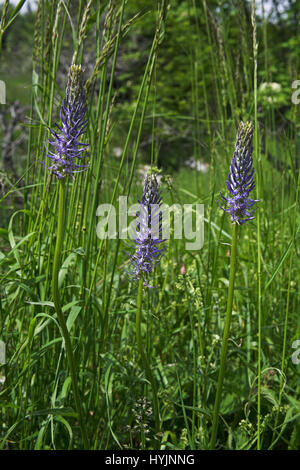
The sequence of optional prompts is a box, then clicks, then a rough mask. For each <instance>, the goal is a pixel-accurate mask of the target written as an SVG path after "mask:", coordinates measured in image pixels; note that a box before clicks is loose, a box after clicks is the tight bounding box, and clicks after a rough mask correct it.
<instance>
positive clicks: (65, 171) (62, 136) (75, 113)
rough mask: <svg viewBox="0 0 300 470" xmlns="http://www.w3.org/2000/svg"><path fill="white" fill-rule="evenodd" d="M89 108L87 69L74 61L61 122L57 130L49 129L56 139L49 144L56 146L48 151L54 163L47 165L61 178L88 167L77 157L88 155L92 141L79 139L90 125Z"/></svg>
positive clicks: (62, 107) (69, 75)
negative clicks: (88, 118)
mask: <svg viewBox="0 0 300 470" xmlns="http://www.w3.org/2000/svg"><path fill="white" fill-rule="evenodd" d="M86 111H87V107H86V101H85V92H84V87H83V72H82V69H81V66H80V65H71V67H70V70H69V74H68V81H67V87H66V94H65V98H64V100H63V102H62V106H61V110H60V119H61V125H60V126H59V125H58V124H56V128H57V129H56V130H53V129H49V131H50V133H51V136H52V139H50V140H49V141H48V144H50V146H51V147H52V150H48V151H47V152H46V156H47V157H48V158H50V159H51V160H52V164H51V165H50V166H48V165H45V166H46V167H47V168H48V170H50V171H52V172H53V173H54V174H55V175H56V176H57V178H58V179H61V178H63V177H64V176H66V175H74V173H78V172H80V171H84V170H85V169H86V168H87V167H88V165H79V164H78V163H76V160H77V159H82V158H86V155H83V153H84V151H85V150H86V147H87V146H88V144H84V143H81V142H80V141H79V139H80V137H81V136H82V135H83V134H84V132H85V130H86V126H87V119H85V115H86Z"/></svg>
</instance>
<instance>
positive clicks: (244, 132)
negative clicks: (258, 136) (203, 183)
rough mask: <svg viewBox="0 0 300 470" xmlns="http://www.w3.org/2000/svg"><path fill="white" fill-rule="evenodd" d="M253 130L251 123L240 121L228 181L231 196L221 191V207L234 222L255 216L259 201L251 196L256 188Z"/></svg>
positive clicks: (240, 221)
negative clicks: (226, 195) (256, 205)
mask: <svg viewBox="0 0 300 470" xmlns="http://www.w3.org/2000/svg"><path fill="white" fill-rule="evenodd" d="M253 131H254V128H253V125H252V124H251V123H249V122H246V123H243V122H241V123H240V126H239V129H238V133H237V138H236V143H235V151H234V153H233V157H232V160H231V164H230V172H229V174H228V180H227V181H226V185H227V188H228V190H229V192H230V196H229V197H228V198H226V197H225V196H223V194H222V193H220V195H221V197H222V201H223V206H224V207H223V206H221V205H220V207H221V208H222V209H223V210H225V211H226V212H228V213H229V214H230V217H231V221H232V222H233V223H237V224H240V225H242V224H244V223H245V222H247V221H248V220H252V219H254V218H255V217H254V213H255V211H256V208H253V206H254V204H255V203H256V202H259V200H258V199H251V198H250V197H249V195H250V192H251V191H252V190H253V189H254V188H255V182H254V168H253V159H252V152H253V146H252V140H253Z"/></svg>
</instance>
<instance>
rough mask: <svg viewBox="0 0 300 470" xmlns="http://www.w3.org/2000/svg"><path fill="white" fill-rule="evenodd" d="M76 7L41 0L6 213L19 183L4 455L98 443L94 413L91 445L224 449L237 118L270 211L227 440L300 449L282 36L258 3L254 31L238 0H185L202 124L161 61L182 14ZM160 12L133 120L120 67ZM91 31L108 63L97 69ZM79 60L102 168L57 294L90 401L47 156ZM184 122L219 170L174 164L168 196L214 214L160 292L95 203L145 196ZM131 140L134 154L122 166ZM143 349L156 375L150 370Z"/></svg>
mask: <svg viewBox="0 0 300 470" xmlns="http://www.w3.org/2000/svg"><path fill="white" fill-rule="evenodd" d="M77 3H78V8H76V11H75V13H74V10H73V9H72V8H74V6H72V5H71V4H73V2H69V1H59V2H50V1H41V0H40V1H39V3H38V9H37V11H36V22H35V31H34V32H33V33H34V46H33V70H32V83H31V101H30V102H29V103H28V106H29V111H28V113H27V117H28V120H27V123H26V124H27V126H28V143H27V150H28V151H27V158H26V168H25V169H24V168H23V169H22V170H23V171H22V173H20V176H21V174H22V175H24V176H23V178H22V179H21V180H20V181H19V182H18V185H17V189H18V191H19V192H21V193H22V194H23V196H24V205H23V206H22V208H20V209H18V210H16V209H14V208H13V207H11V205H12V204H11V205H8V204H7V202H8V201H13V200H14V199H13V197H14V194H15V191H16V187H14V186H12V187H11V189H9V190H8V191H7V192H6V193H5V194H4V195H3V196H0V197H1V198H2V199H1V205H2V208H3V213H5V217H4V220H5V224H3V226H2V228H1V233H0V235H1V240H2V241H1V251H0V266H1V273H0V279H1V286H0V289H1V301H0V314H1V317H0V339H1V340H2V341H3V342H4V343H5V344H6V363H5V364H4V365H0V367H1V368H0V378H1V385H0V387H1V388H0V405H1V409H2V420H1V421H2V430H1V434H0V443H1V448H3V449H79V448H83V447H84V438H83V437H82V434H81V432H80V426H81V427H82V421H83V422H84V428H85V429H86V433H87V439H88V441H89V446H90V448H91V449H128V448H133V449H142V448H143V449H151V448H160V449H208V448H209V442H210V439H211V432H212V422H213V407H214V402H215V395H216V390H217V380H218V372H219V364H220V355H221V339H220V338H221V337H222V332H223V330H224V325H225V311H226V303H227V292H228V285H229V277H230V276H229V270H230V263H229V261H230V258H229V257H230V253H229V249H230V245H231V237H232V235H231V233H232V231H231V227H230V222H229V220H227V218H226V217H224V214H223V213H222V212H221V211H220V209H219V207H218V205H217V203H216V202H217V200H218V197H219V191H220V190H223V189H224V184H225V180H226V177H227V171H228V167H229V163H230V159H231V153H232V148H233V143H234V138H235V135H236V129H237V125H238V122H239V121H240V120H244V121H246V120H250V121H252V122H253V123H254V125H255V145H254V150H255V152H254V155H255V160H254V166H255V171H256V181H257V195H258V197H257V199H261V203H260V209H259V212H258V215H257V218H256V219H255V221H251V222H249V223H248V224H247V225H245V226H244V227H243V231H242V233H241V232H240V236H239V242H238V251H239V257H238V269H237V271H236V281H235V297H234V301H233V310H232V322H231V331H230V335H229V339H228V352H227V361H226V374H225V377H224V384H223V391H222V399H221V403H220V412H219V420H218V421H219V425H218V433H217V436H216V448H223V449H256V448H258V449H296V448H298V447H299V442H300V434H299V424H298V420H299V407H300V401H299V368H298V369H297V365H295V364H294V363H293V362H292V359H291V358H292V354H293V353H294V352H295V351H294V349H293V348H292V343H293V341H294V340H295V339H300V337H299V300H298V299H299V293H298V290H297V286H298V285H299V269H298V267H299V253H298V249H297V241H298V240H299V230H298V224H299V212H298V202H299V158H298V157H297V151H298V150H299V137H298V128H297V119H298V116H299V114H298V113H299V111H298V108H297V107H296V106H293V105H292V104H291V113H292V114H291V115H292V118H291V120H290V122H285V123H284V124H285V126H284V131H282V132H277V125H276V116H275V113H274V109H272V107H269V108H266V109H264V108H263V107H262V105H261V104H260V101H259V99H260V98H259V94H258V89H259V84H260V83H261V82H262V81H269V80H271V72H270V70H269V67H270V56H269V49H268V47H269V45H268V44H269V42H268V36H267V26H266V24H264V25H263V27H262V28H260V27H258V17H257V14H256V4H255V2H254V1H253V2H252V22H251V24H249V18H248V17H247V16H246V12H245V9H244V8H243V2H240V1H237V2H233V6H232V10H233V11H234V12H235V15H234V16H232V17H231V16H230V15H227V13H228V12H227V10H226V4H225V3H226V2H219V9H218V10H217V11H218V13H215V12H214V10H213V8H212V7H211V6H210V2H207V1H206V0H203V1H201V2H200V1H199V2H198V1H195V0H190V1H189V2H187V5H188V11H187V15H188V18H189V22H190V28H191V31H192V34H193V36H192V37H193V38H194V39H193V41H191V43H190V44H186V45H185V46H186V48H185V54H186V57H187V61H189V67H190V70H191V74H190V76H189V77H187V82H189V86H190V88H191V90H192V95H191V96H192V98H191V101H192V102H191V103H190V110H191V111H190V116H182V115H176V116H174V115H172V116H171V115H170V116H169V115H167V116H161V115H160V113H159V106H160V101H161V98H162V97H161V96H160V94H159V93H160V87H159V86H158V85H157V83H158V79H159V76H160V73H163V72H162V68H161V67H162V65H161V62H160V57H161V56H162V55H163V50H164V46H165V42H166V41H167V40H168V18H169V15H172V14H173V9H175V8H176V5H175V6H174V4H172V2H170V4H168V2H167V1H164V0H161V1H158V2H157V5H154V6H153V4H154V2H150V3H147V2H145V6H146V8H144V9H141V11H136V13H135V14H134V16H133V17H129V16H128V14H127V11H128V10H127V5H126V2H125V0H120V1H113V0H110V1H107V2H100V1H96V0H95V1H88V2H87V1H83V0H80V1H79V2H77ZM146 15H150V16H151V18H153V29H152V40H151V43H150V44H149V48H148V51H147V59H146V60H145V63H144V69H143V74H142V76H141V77H139V76H137V77H136V83H135V87H136V88H137V91H136V95H135V96H134V100H133V103H131V106H132V108H131V109H132V112H131V114H130V115H129V114H128V115H127V117H126V119H125V120H122V119H121V118H120V116H122V114H120V109H121V104H120V103H119V101H118V92H119V90H118V89H117V88H116V86H115V79H116V73H117V66H118V63H119V61H122V60H123V56H122V54H123V53H124V48H125V47H126V44H127V42H128V41H129V40H130V38H131V35H133V34H134V32H135V28H137V27H138V25H139V22H140V21H142V20H143V19H144V18H145V16H146ZM236 19H238V21H237V20H236ZM5 21H6V18H4V19H3V22H4V24H5ZM234 21H237V23H234V24H233V22H234ZM259 24H261V22H260V20H259ZM92 35H93V36H92ZM233 35H236V36H238V37H239V39H240V41H239V42H240V49H239V51H238V53H239V59H237V55H236V51H235V50H232V48H231V47H230V44H231V42H232V36H233ZM91 37H93V40H94V41H95V48H94V50H93V54H92V66H90V65H91V62H89V64H86V63H85V59H86V57H87V54H88V53H89V50H88V47H87V45H88V41H89V39H90V38H91ZM202 48H203V49H204V48H205V50H206V51H208V54H207V55H204V54H201V49H202ZM160 54H161V55H160ZM66 57H67V58H68V60H69V63H67V64H66V63H65V60H66ZM1 60H2V59H1ZM72 60H73V61H75V62H76V63H77V64H82V65H83V67H84V66H86V92H87V105H88V132H87V134H86V136H85V142H86V143H89V151H90V155H89V156H90V158H89V160H90V166H89V169H88V171H86V172H83V173H79V174H78V175H76V178H75V179H74V180H73V179H72V178H69V179H67V181H66V184H65V194H64V200H65V207H66V208H67V211H66V214H67V216H66V220H65V224H64V234H63V235H64V236H63V244H62V247H61V260H60V265H59V272H58V278H57V288H58V289H59V294H60V303H61V307H62V308H61V309H62V314H63V316H64V320H65V323H66V328H67V333H68V334H69V336H70V339H71V341H70V344H71V345H72V354H73V356H74V366H75V369H76V375H77V377H78V391H77V392H76V390H75V392H74V387H73V388H72V384H71V382H72V370H70V361H69V362H68V360H67V355H66V353H67V351H66V345H65V341H64V339H63V335H62V333H61V329H60V328H59V323H60V322H59V318H58V317H57V312H56V309H55V299H53V296H52V289H51V283H52V282H53V279H52V278H53V274H52V273H53V271H52V267H53V260H54V254H55V246H56V243H57V239H56V225H57V213H58V210H59V184H58V183H57V181H56V179H55V177H54V175H52V174H50V173H49V172H47V171H46V170H45V168H44V166H43V165H42V164H41V163H40V161H41V160H44V159H45V156H44V155H43V152H42V150H43V149H44V144H45V142H46V141H47V138H48V126H52V125H53V124H54V123H55V122H56V121H57V119H58V118H59V117H58V110H59V107H60V103H61V100H62V97H63V95H64V87H65V84H66V83H65V82H64V81H63V80H62V79H61V76H62V73H61V72H62V71H63V70H65V68H66V67H68V66H70V65H71V62H72ZM297 67H298V64H296V66H295V69H294V70H293V71H292V72H291V76H290V80H291V81H293V80H294V79H296V78H297V76H296V75H293V74H295V73H297V71H298V68H297ZM208 70H209V71H210V72H209V74H208V73H207V71H208ZM138 80H139V82H138ZM212 97H213V98H212ZM181 119H185V120H186V121H184V122H187V127H188V126H190V139H191V141H192V142H193V146H192V147H193V152H194V154H193V157H194V158H195V159H201V160H202V161H205V162H206V163H208V165H209V167H208V168H209V172H208V174H205V173H201V172H197V171H195V170H192V169H190V168H187V167H181V168H180V169H179V170H178V171H177V172H174V173H173V174H172V175H171V176H170V175H166V174H165V173H164V171H161V175H162V183H161V188H162V191H163V198H164V202H166V203H170V204H173V203H179V204H187V203H203V204H204V205H205V239H204V246H203V248H202V249H201V250H199V251H187V250H185V241H184V240H174V239H173V238H172V237H171V239H170V240H169V241H168V249H167V251H166V253H165V255H164V257H163V259H162V261H161V263H160V265H159V266H158V267H157V269H156V272H155V276H154V277H155V279H154V281H153V284H154V285H156V286H158V288H156V289H144V291H143V290H142V286H141V285H140V288H139V286H138V283H135V282H130V280H129V278H128V276H127V274H126V267H127V264H128V258H127V257H126V254H125V253H124V251H123V249H122V248H123V246H122V243H123V242H122V240H120V239H115V240H100V239H98V238H97V235H96V227H97V223H98V218H97V215H96V211H97V207H98V205H99V204H100V203H111V204H115V205H117V203H118V197H119V196H120V195H127V196H128V198H129V202H130V203H131V202H132V203H133V202H135V201H136V200H137V199H138V197H139V194H140V193H141V183H142V181H141V178H140V176H139V175H140V173H139V170H140V168H141V164H142V157H143V158H145V155H146V157H147V162H148V163H149V164H151V165H152V166H154V165H156V164H157V162H158V154H159V151H160V150H159V136H160V134H159V131H160V129H159V126H160V123H161V122H162V121H161V120H163V122H164V123H166V124H171V123H172V122H174V121H177V122H179V121H180V120H181ZM146 127H147V128H149V127H150V128H151V129H152V131H151V132H152V136H151V139H152V143H151V151H150V152H149V154H146V153H145V152H143V150H142V147H141V145H140V144H141V141H142V138H143V132H144V129H145V128H146ZM2 138H3V136H2ZM263 143H264V145H263ZM170 145H171V144H170ZM115 147H120V148H121V155H120V156H119V157H115V156H114V154H113V150H114V148H115ZM270 154H271V156H272V159H270V158H268V155H270ZM188 157H190V155H186V158H188ZM277 162H280V170H278V169H277V168H276V163H277ZM6 221H7V223H6ZM142 297H143V298H142ZM137 299H138V300H137ZM136 312H138V321H139V323H138V338H139V339H138V341H137V340H136V323H135V321H136ZM297 327H298V329H297ZM141 338H142V340H141ZM141 350H143V351H144V355H145V357H146V358H147V361H148V362H149V363H151V374H150V373H149V371H148V372H147V367H144V368H142V367H141V365H140V358H141ZM142 356H143V354H142ZM153 384H154V386H153ZM153 390H154V395H155V397H154V400H155V402H154V403H155V410H154V409H153ZM74 393H75V394H74ZM76 393H79V394H80V397H76ZM78 400H80V404H81V406H82V414H83V417H80V413H79V415H78V406H77V408H76V401H78ZM158 421H159V423H158ZM83 436H84V434H83Z"/></svg>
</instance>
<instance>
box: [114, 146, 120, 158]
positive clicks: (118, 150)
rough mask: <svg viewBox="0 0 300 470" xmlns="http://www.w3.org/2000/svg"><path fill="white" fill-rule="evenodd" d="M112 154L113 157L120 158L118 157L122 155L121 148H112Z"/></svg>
mask: <svg viewBox="0 0 300 470" xmlns="http://www.w3.org/2000/svg"><path fill="white" fill-rule="evenodd" d="M113 153H114V156H115V157H117V158H120V156H121V155H122V149H121V147H114V148H113Z"/></svg>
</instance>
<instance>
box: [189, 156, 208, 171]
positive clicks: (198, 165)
mask: <svg viewBox="0 0 300 470" xmlns="http://www.w3.org/2000/svg"><path fill="white" fill-rule="evenodd" d="M184 164H185V165H186V166H188V167H189V168H191V169H192V170H196V171H199V172H200V173H207V172H208V170H209V165H208V163H203V162H200V161H199V160H195V159H194V158H189V159H188V160H186V161H185V162H184Z"/></svg>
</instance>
